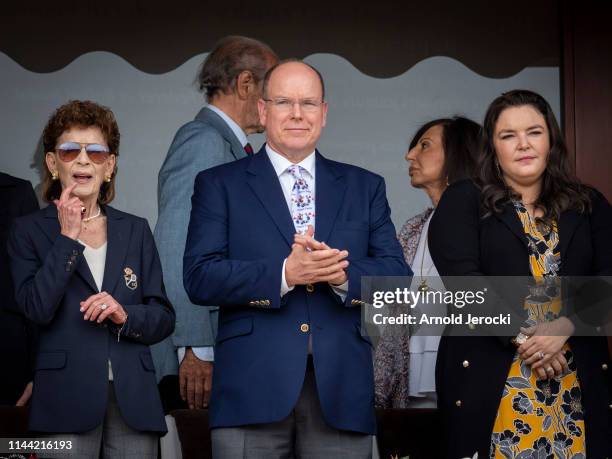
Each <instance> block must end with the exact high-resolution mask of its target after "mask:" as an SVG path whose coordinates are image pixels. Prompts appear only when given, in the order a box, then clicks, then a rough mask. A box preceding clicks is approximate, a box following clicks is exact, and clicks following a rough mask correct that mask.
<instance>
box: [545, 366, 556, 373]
mask: <svg viewBox="0 0 612 459" xmlns="http://www.w3.org/2000/svg"><path fill="white" fill-rule="evenodd" d="M554 372H555V370H554V369H553V367H546V373H554Z"/></svg>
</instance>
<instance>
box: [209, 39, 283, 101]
mask: <svg viewBox="0 0 612 459" xmlns="http://www.w3.org/2000/svg"><path fill="white" fill-rule="evenodd" d="M276 59H277V57H276V54H275V53H274V51H272V49H271V48H270V47H269V46H268V45H266V44H265V43H262V42H260V41H258V40H255V39H253V38H248V37H241V36H238V35H232V36H229V37H225V38H222V39H221V40H219V41H218V42H217V43H216V44H215V45H214V47H213V50H212V51H211V52H210V54H209V55H208V56H207V57H206V59H205V60H204V62H203V63H202V66H201V67H200V71H199V72H198V76H197V82H198V84H199V87H200V91H202V92H204V93H205V94H206V99H207V100H208V101H210V100H211V99H212V98H213V97H214V96H215V95H216V94H218V93H219V92H221V93H224V94H231V93H233V92H234V88H233V86H234V84H235V82H236V79H237V78H238V75H240V73H242V72H244V71H249V72H251V74H252V75H253V78H254V79H255V81H256V82H259V81H261V80H262V79H263V77H264V75H265V73H266V71H267V70H268V66H269V64H270V62H271V61H275V60H276Z"/></svg>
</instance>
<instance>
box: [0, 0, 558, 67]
mask: <svg viewBox="0 0 612 459" xmlns="http://www.w3.org/2000/svg"><path fill="white" fill-rule="evenodd" d="M559 14H560V12H559V5H558V2H557V1H553V0H542V1H535V2H534V1H526V0H518V1H513V2H504V3H500V2H491V1H463V2H462V1H456V0H454V1H430V2H418V3H417V2H409V1H404V2H390V1H386V0H383V1H375V2H364V3H360V2H357V1H354V2H346V1H330V0H327V1H321V0H317V1H310V2H307V3H300V4H297V3H296V2H287V1H286V0H285V1H279V0H274V1H270V2H245V1H236V2H210V1H208V2H206V1H199V2H195V1H191V2H178V1H175V2H152V1H134V2H119V1H116V0H111V1H105V2H100V1H95V2H94V1H83V0H81V1H78V2H77V1H62V2H57V1H55V2H54V1H51V2H45V3H42V2H41V5H40V6H37V5H36V2H34V3H32V2H19V3H18V4H15V3H13V2H11V3H10V4H9V5H3V6H2V15H1V16H0V51H1V52H4V53H6V54H7V55H8V56H10V57H11V58H12V59H14V60H15V61H16V62H18V63H19V64H20V65H21V66H23V67H25V68H27V69H29V70H31V71H35V72H52V71H56V70H58V69H61V68H63V67H64V66H66V65H67V64H68V63H70V62H71V61H72V60H74V59H75V58H76V57H78V56H80V55H81V54H83V53H87V52H89V51H109V52H112V53H115V54H117V55H119V56H121V57H123V58H124V59H126V60H127V61H128V62H130V63H131V64H132V65H134V66H135V67H136V68H138V69H140V70H142V71H144V72H147V73H151V74H159V73H165V72H169V71H171V70H173V69H175V68H176V67H178V66H180V65H181V64H183V63H184V62H185V61H187V60H188V59H189V58H191V57H193V56H195V55H198V54H201V53H205V52H208V51H209V50H210V49H211V47H212V45H213V43H214V42H215V41H216V40H217V39H219V38H220V37H222V36H224V35H229V34H240V35H247V36H251V37H255V38H258V39H261V40H263V41H265V42H267V43H268V44H269V45H270V46H272V48H274V49H275V50H276V51H277V53H278V54H279V55H280V56H281V57H305V56H308V55H310V54H314V53H333V54H338V55H340V56H342V57H344V58H345V59H347V60H349V61H350V62H351V63H352V64H353V65H354V66H355V67H357V68H358V69H359V70H361V71H362V72H364V73H366V74H368V75H370V76H374V77H380V78H388V77H393V76H397V75H400V74H402V73H404V72H405V71H406V70H408V69H409V68H410V67H412V66H413V65H415V64H416V63H418V62H419V61H421V60H423V59H425V58H427V57H431V56H436V55H443V56H449V57H452V58H454V59H457V60H459V61H460V62H462V63H463V64H464V65H466V66H468V67H469V68H470V69H472V70H474V71H475V72H478V73H479V74H481V75H483V76H487V77H494V78H504V77H508V76H511V75H514V74H516V73H517V72H519V71H521V70H522V69H523V68H525V67H528V66H558V65H559V61H560V37H561V33H560V20H559Z"/></svg>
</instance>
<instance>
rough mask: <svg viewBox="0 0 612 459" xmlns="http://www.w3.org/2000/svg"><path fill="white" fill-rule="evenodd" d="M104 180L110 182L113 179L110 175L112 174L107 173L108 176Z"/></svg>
mask: <svg viewBox="0 0 612 459" xmlns="http://www.w3.org/2000/svg"><path fill="white" fill-rule="evenodd" d="M104 181H105V182H106V183H110V181H111V176H110V175H107V176H106V177H104Z"/></svg>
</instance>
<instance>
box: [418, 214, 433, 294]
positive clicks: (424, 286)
mask: <svg viewBox="0 0 612 459" xmlns="http://www.w3.org/2000/svg"><path fill="white" fill-rule="evenodd" d="M430 218H431V217H430ZM428 238H429V225H427V232H426V233H425V247H424V248H423V254H422V255H421V269H420V277H421V282H420V284H419V286H418V290H419V291H420V292H426V291H427V290H429V285H427V280H426V279H425V277H426V276H427V275H428V274H429V272H430V271H431V268H432V267H433V265H432V266H430V267H429V268H427V272H426V273H425V274H424V275H423V262H424V261H425V254H426V253H427V239H428Z"/></svg>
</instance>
